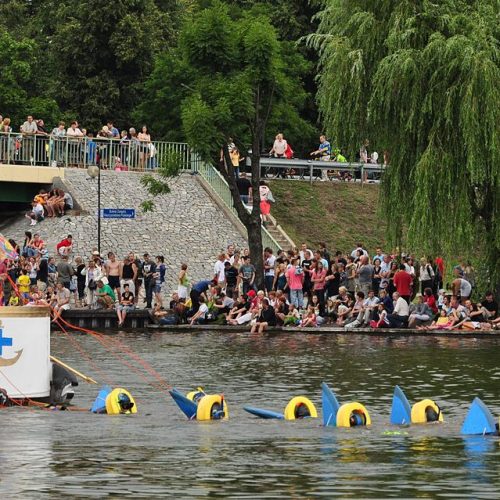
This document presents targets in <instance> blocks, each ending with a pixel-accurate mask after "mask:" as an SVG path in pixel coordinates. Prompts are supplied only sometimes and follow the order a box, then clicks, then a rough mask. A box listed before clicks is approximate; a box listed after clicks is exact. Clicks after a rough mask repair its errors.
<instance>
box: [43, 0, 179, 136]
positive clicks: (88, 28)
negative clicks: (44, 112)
mask: <svg viewBox="0 0 500 500" xmlns="http://www.w3.org/2000/svg"><path fill="white" fill-rule="evenodd" d="M45 3H46V5H45V9H44V10H43V11H42V10H40V11H39V12H38V16H39V18H38V19H39V21H38V22H39V23H40V24H41V25H42V26H43V29H44V33H45V37H44V40H45V43H46V47H47V50H48V64H49V66H50V68H51V71H52V77H53V78H52V82H51V85H50V88H51V93H52V95H53V96H54V97H57V100H58V102H59V103H60V105H61V108H62V109H63V110H64V111H65V112H66V115H68V114H70V113H72V114H73V116H74V117H76V118H78V119H79V120H80V121H81V122H82V123H83V124H85V126H87V127H89V128H95V129H97V128H99V127H100V126H101V125H102V124H103V122H104V121H105V120H106V119H113V120H115V122H117V123H118V124H119V125H120V126H122V127H123V126H128V125H129V123H130V122H129V121H130V112H131V110H132V109H133V108H134V107H135V106H136V105H137V104H138V103H139V102H140V100H141V98H142V93H143V85H144V81H145V79H146V78H147V77H148V76H149V73H150V71H151V69H152V67H153V60H154V58H155V56H156V54H157V53H158V52H159V51H160V50H162V49H164V48H165V46H166V45H165V44H166V43H167V42H168V41H170V40H171V39H172V37H173V36H174V32H173V29H172V26H173V21H172V20H171V18H170V15H169V14H171V13H168V12H165V11H162V10H161V9H160V8H158V6H157V5H156V3H155V1H154V0H144V1H141V2H138V1H136V0H121V1H120V2H119V3H118V4H117V3H115V2H100V1H97V0H89V1H85V2H80V3H74V2H70V1H68V0H62V1H60V0H58V1H55V0H49V1H48V2H45ZM171 3H172V5H174V7H175V5H176V2H171ZM48 13H50V18H49V17H47V16H48Z"/></svg>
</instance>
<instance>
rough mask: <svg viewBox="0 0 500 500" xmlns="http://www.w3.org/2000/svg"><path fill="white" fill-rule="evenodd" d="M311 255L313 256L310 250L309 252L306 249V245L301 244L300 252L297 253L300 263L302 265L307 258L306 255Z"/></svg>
mask: <svg viewBox="0 0 500 500" xmlns="http://www.w3.org/2000/svg"><path fill="white" fill-rule="evenodd" d="M308 252H309V253H308ZM312 254H313V253H312V250H309V248H307V244H306V243H302V246H301V247H300V252H299V257H300V263H301V264H302V261H303V260H304V259H306V258H307V255H312Z"/></svg>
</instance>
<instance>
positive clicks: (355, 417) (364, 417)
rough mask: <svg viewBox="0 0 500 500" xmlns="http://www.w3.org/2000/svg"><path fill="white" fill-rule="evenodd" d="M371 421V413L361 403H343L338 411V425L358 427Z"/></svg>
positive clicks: (369, 423)
mask: <svg viewBox="0 0 500 500" xmlns="http://www.w3.org/2000/svg"><path fill="white" fill-rule="evenodd" d="M371 423H372V421H371V418H370V414H369V413H368V410H367V409H366V408H365V407H364V406H363V405H362V404H361V403H356V402H355V403H346V404H343V405H342V406H341V407H340V408H339V411H338V412H337V427H356V426H358V425H371Z"/></svg>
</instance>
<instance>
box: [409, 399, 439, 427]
mask: <svg viewBox="0 0 500 500" xmlns="http://www.w3.org/2000/svg"><path fill="white" fill-rule="evenodd" d="M428 422H443V414H442V413H441V409H440V408H439V406H438V405H437V404H436V403H435V402H434V401H432V399H422V401H419V402H418V403H415V404H414V405H413V407H412V409H411V423H412V424H426V423H428Z"/></svg>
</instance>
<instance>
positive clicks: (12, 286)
mask: <svg viewBox="0 0 500 500" xmlns="http://www.w3.org/2000/svg"><path fill="white" fill-rule="evenodd" d="M10 243H11V245H12V247H13V248H14V250H15V251H16V252H17V253H18V255H19V257H18V258H16V259H6V260H5V261H3V262H0V304H1V305H11V306H15V305H43V304H47V305H50V306H52V307H53V310H54V312H55V318H54V319H55V320H57V319H58V317H59V316H60V315H61V314H62V312H63V311H65V310H67V309H69V308H89V309H105V310H110V311H115V313H116V315H117V318H118V323H119V324H120V325H122V324H123V323H124V322H125V320H126V318H127V314H128V313H129V312H130V311H132V310H134V309H136V308H142V307H145V308H146V309H149V311H150V315H151V317H152V318H153V319H154V320H155V321H157V322H158V323H160V324H167V325H168V324H181V323H186V324H207V323H215V324H228V325H249V328H251V330H252V331H260V332H262V331H264V330H265V329H266V328H268V327H275V326H300V327H320V326H322V325H329V326H331V327H335V328H343V329H345V330H346V331H350V330H353V329H356V328H361V327H365V328H370V327H371V328H412V329H426V330H434V329H459V328H461V329H481V330H489V329H492V328H498V327H500V319H499V314H498V313H499V311H498V304H497V302H496V300H495V297H494V294H493V293H492V292H487V293H486V294H485V296H484V297H483V299H482V300H481V301H478V302H474V301H473V300H472V293H473V290H474V286H475V276H474V273H475V271H474V268H473V267H472V266H471V265H470V264H469V263H462V264H460V265H456V266H455V267H454V268H453V271H452V273H453V279H452V280H451V282H450V283H449V284H448V285H449V286H448V288H449V290H448V289H445V288H443V279H444V276H445V264H444V261H443V259H442V258H440V257H438V258H436V259H428V258H422V259H420V260H418V261H416V260H415V259H414V257H412V256H411V255H407V254H404V253H399V252H391V253H389V252H384V251H383V250H382V249H381V248H377V249H376V251H375V252H374V253H373V254H372V255H370V254H369V253H368V251H367V249H366V248H364V246H363V245H362V244H358V245H357V247H356V248H355V249H353V251H352V252H351V253H348V254H344V253H343V252H341V251H337V252H335V253H334V254H331V253H330V252H329V251H328V250H327V248H326V246H325V244H320V245H319V246H318V249H316V250H314V251H312V250H310V249H309V248H308V247H307V245H306V244H303V245H302V246H301V248H300V249H293V250H289V251H287V252H285V251H279V252H278V254H277V255H274V253H273V251H272V250H271V249H270V248H266V249H265V251H264V256H263V257H264V282H263V284H262V286H261V288H260V289H259V288H258V287H257V283H258V282H259V280H258V279H257V276H256V269H255V267H254V265H253V264H252V262H251V258H250V254H249V250H248V249H243V250H242V251H239V250H237V249H236V248H235V247H234V245H229V246H228V247H227V249H226V250H225V251H223V252H221V253H220V254H219V256H218V259H217V261H216V262H215V264H214V267H213V273H211V274H208V275H207V279H205V280H201V281H197V282H192V280H191V279H190V277H189V268H188V265H187V264H185V263H183V264H182V265H181V266H180V269H179V270H178V271H176V270H168V272H169V273H170V272H171V273H174V274H175V281H177V287H176V289H175V290H174V291H173V293H172V294H171V295H170V299H169V300H168V301H167V300H166V297H167V295H168V293H167V292H171V290H165V278H166V275H167V268H166V265H165V259H164V257H163V256H162V255H157V256H155V257H153V256H150V255H149V254H148V253H144V254H143V255H141V256H138V255H136V254H135V253H133V252H129V253H128V254H127V255H124V256H123V258H119V257H118V256H117V255H115V253H114V252H108V253H107V254H106V255H101V254H100V253H99V252H98V251H97V249H93V250H92V251H91V253H90V255H88V256H86V257H83V256H78V255H74V254H73V238H72V236H71V235H70V234H69V235H66V236H65V237H64V238H62V239H61V241H60V242H59V243H58V244H57V245H56V247H55V248H54V249H53V252H51V251H50V250H51V249H49V248H47V245H46V243H45V242H44V241H43V239H42V237H41V236H40V234H38V233H35V234H32V233H31V232H30V231H26V233H25V239H24V241H23V242H22V244H20V245H19V244H17V242H15V241H13V240H10Z"/></svg>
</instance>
